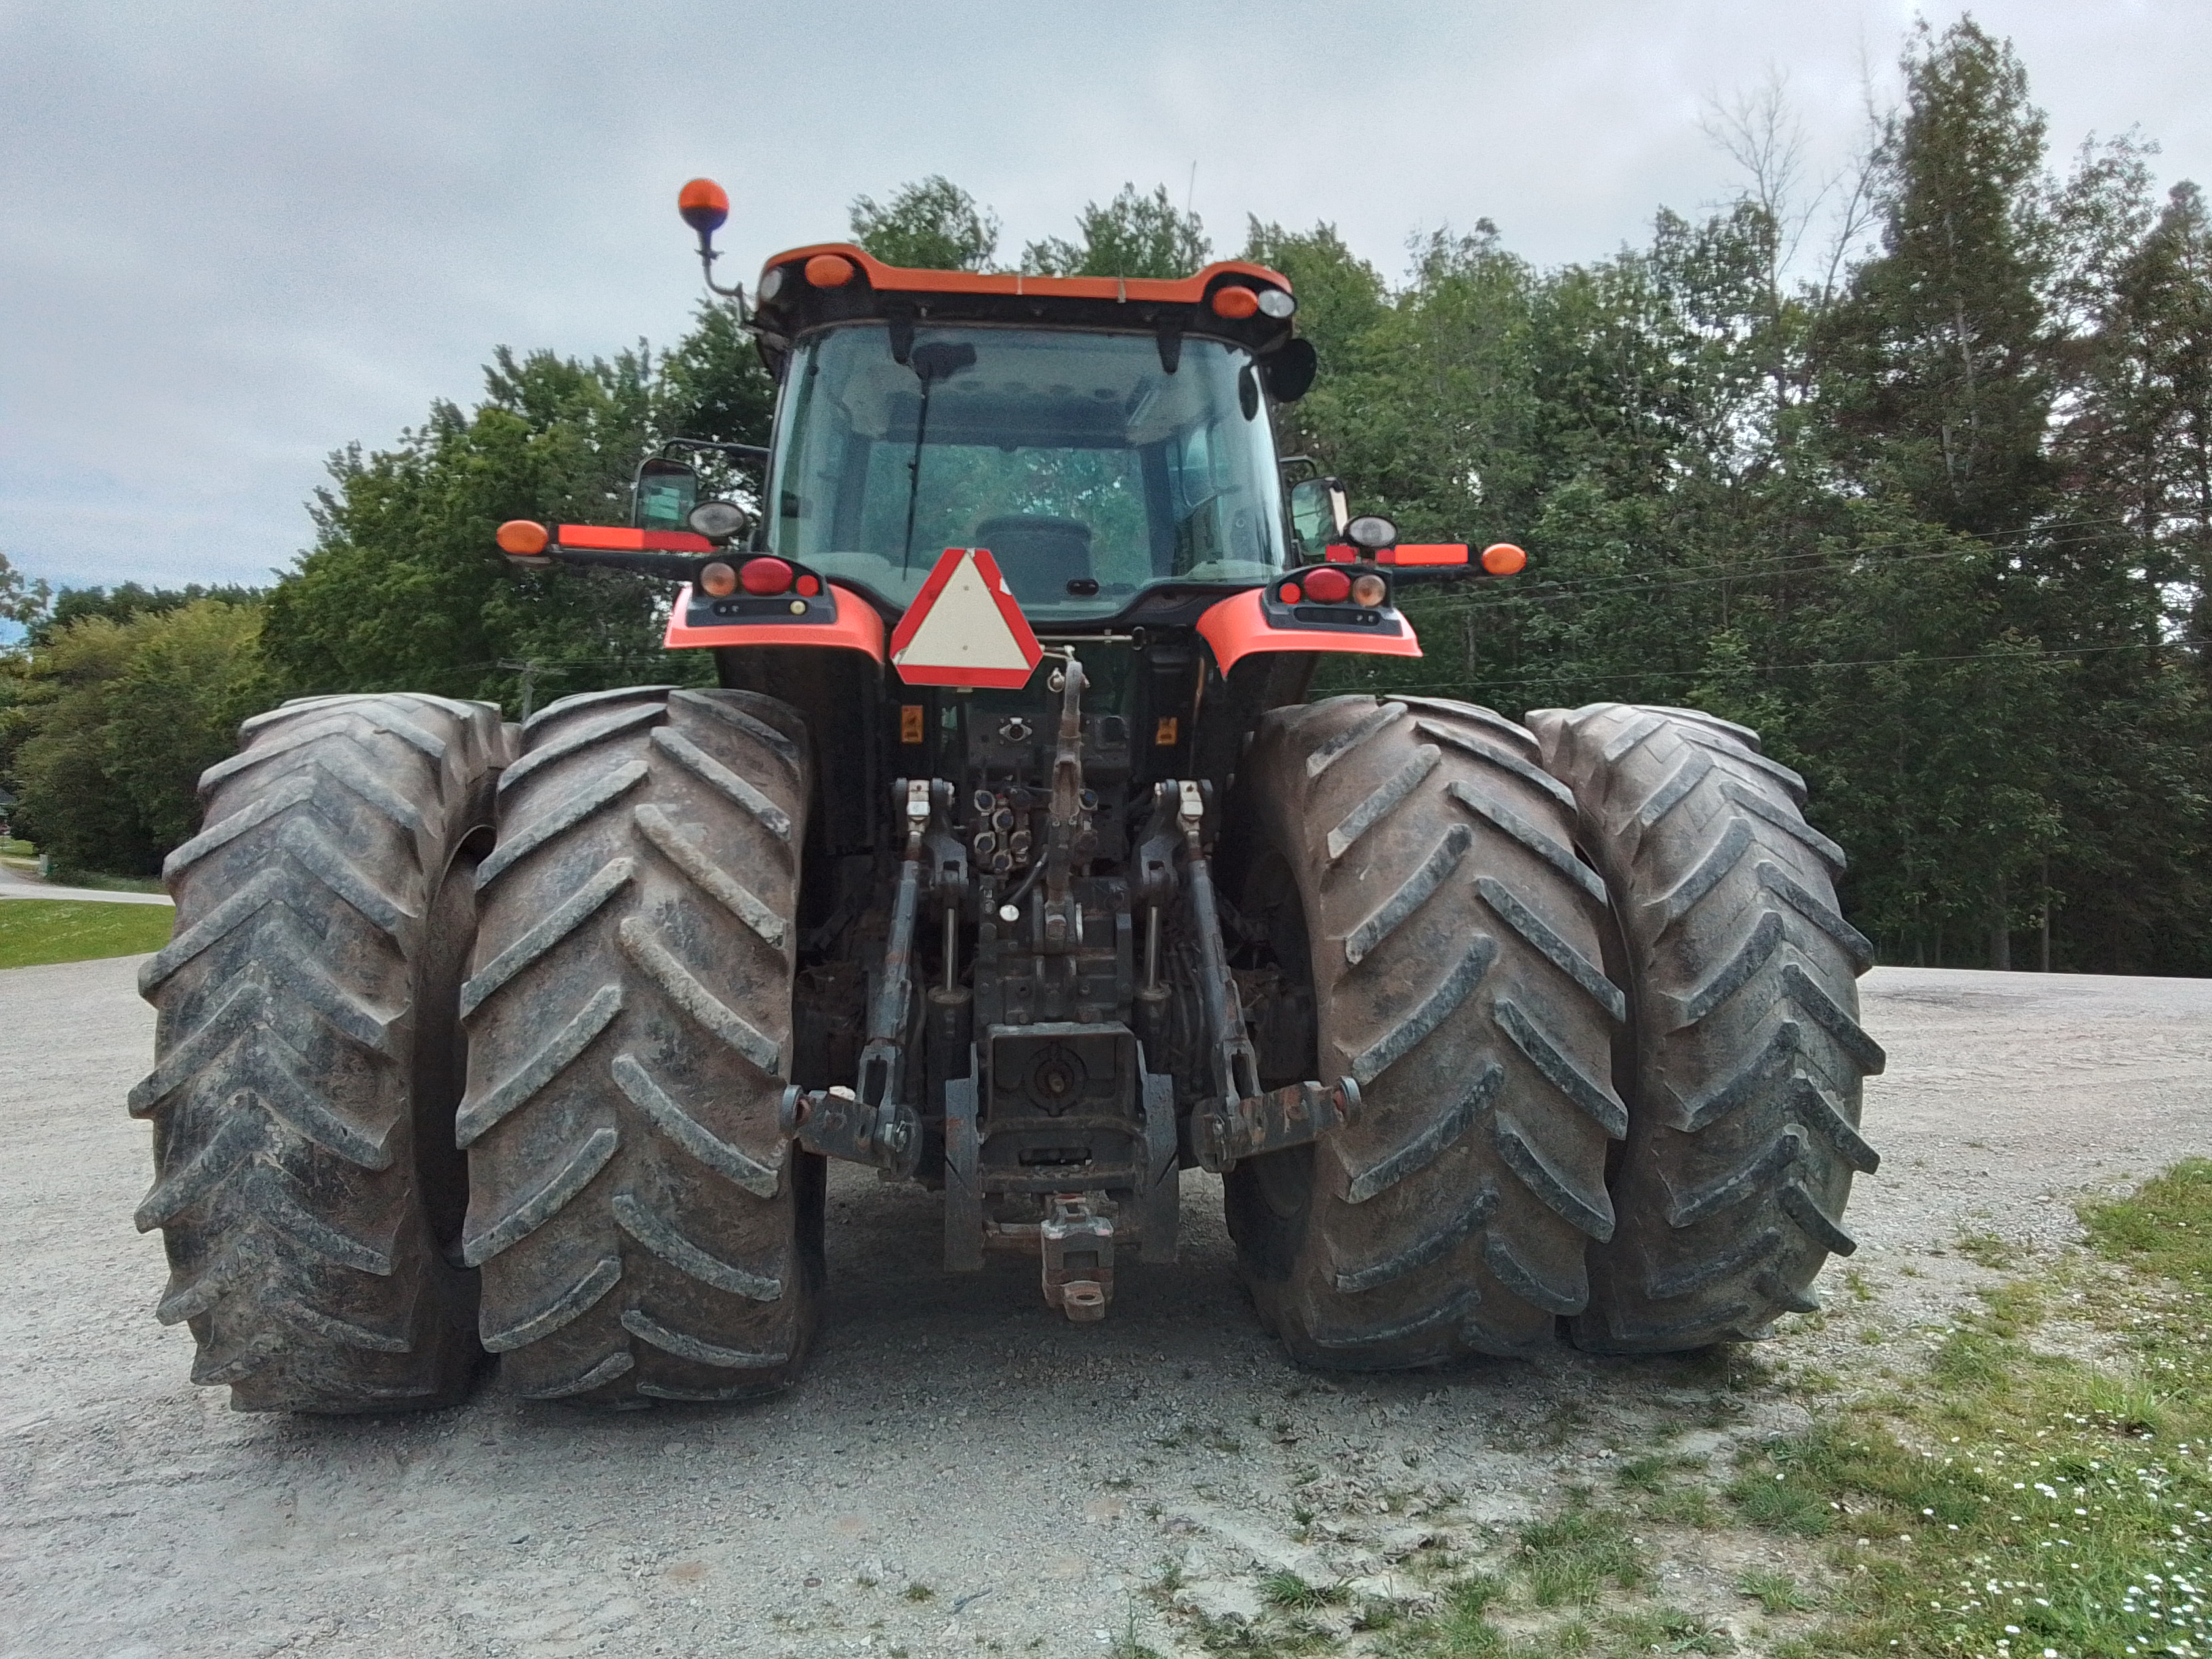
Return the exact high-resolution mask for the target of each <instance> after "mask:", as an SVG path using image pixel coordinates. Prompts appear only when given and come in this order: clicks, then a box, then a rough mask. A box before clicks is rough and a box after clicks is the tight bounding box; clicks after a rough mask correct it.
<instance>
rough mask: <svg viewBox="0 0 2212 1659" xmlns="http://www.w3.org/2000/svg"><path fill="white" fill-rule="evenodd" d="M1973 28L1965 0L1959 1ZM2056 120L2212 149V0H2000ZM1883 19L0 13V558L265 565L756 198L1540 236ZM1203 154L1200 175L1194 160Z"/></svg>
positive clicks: (1614, 234) (1685, 202) (1831, 111)
mask: <svg viewBox="0 0 2212 1659" xmlns="http://www.w3.org/2000/svg"><path fill="white" fill-rule="evenodd" d="M1946 15H1948V14H1946ZM1977 15H1979V16H1980V17H1981V18H1982V20H1983V21H1984V23H1985V24H1987V25H1988V26H1989V27H1991V28H1993V29H1995V30H1996V31H1998V32H2001V33H2011V34H2013V35H2014V36H2015V38H2016V40H2018V42H2019V44H2020V46H2021V51H2022V52H2023V54H2024V56H2025V57H2026V58H2027V64H2028V68H2029V70H2030V73H2031V75H2032V76H2034V78H2035V86H2036V92H2037V94H2038V96H2039V100H2041V101H2042V102H2043V103H2044V104H2045V106H2046V107H2048V108H2049V109H2050V110H2051V114H2052V136H2053V139H2054V144H2055V147H2056V148H2057V149H2060V150H2062V151H2063V150H2064V149H2067V148H2069V147H2070V146H2071V145H2072V144H2073V143H2075V141H2076V140H2077V139H2078V137H2080V135H2081V133H2082V132H2083V131H2086V130H2087V129H2088V128H2090V127H2095V128H2098V129H2100V131H2106V132H2111V131H2116V130H2120V129H2124V128H2125V127H2126V126H2128V125H2130V124H2132V123H2136V122H2140V123H2141V124H2142V126H2143V127H2144V129H2145V130H2146V131H2148V133H2149V134H2150V135H2151V136H2153V137H2158V138H2160V139H2161V140H2163V141H2164V143H2165V145H2166V163H2165V166H2164V167H2163V169H2162V170H2163V171H2164V172H2165V173H2166V174H2167V175H2168V176H2179V175H2184V174H2188V173H2198V174H2202V173H2204V172H2205V171H2206V170H2207V163H2208V161H2212V113H2208V112H2207V106H2206V105H2205V104H2204V103H2203V100H2201V99H2200V97H2199V96H2198V89H2197V87H2196V86H2195V84H2194V83H2193V79H2192V76H2193V74H2194V70H2193V69H2192V67H2191V66H2193V65H2201V64H2203V63H2204V62H2206V61H2208V59H2209V58H2212V52H2208V51H2207V47H2208V46H2212V21H2208V19H2207V16H2206V15H2205V14H2204V13H2203V9H2202V7H2201V6H2195V7H2191V6H2183V5H2176V4H2157V3H2130V4H2118V5H2112V4H2108V5H2104V6H2094V5H2091V6H2061V5H2057V4H2035V5H2030V4H2026V3H2016V4H2002V3H2000V4H1996V5H1994V6H1992V5H1986V4H1985V5H1983V6H1981V7H1979V8H1978V9H1977ZM1909 16H1910V14H1909V13H1908V12H1907V11H1905V10H1904V9H1900V8H1899V7H1898V6H1896V5H1895V4H1880V3H1871V0H1858V3H1855V4H1832V5H1826V6H1821V7H1817V8H1816V7H1811V6H1807V5H1803V4H1802V3H1794V0H1793V3H1771V0H1770V3H1751V0H1734V3H1726V0H1585V3H1583V4H1580V5H1576V6H1571V7H1569V6H1539V5H1534V4H1512V5H1501V4H1482V3H1473V4H1470V3H1464V0H1462V3H1446V0H1429V3H1413V0H1373V3H1369V4H1364V5H1360V6H1358V7H1353V6H1349V5H1326V4H1321V3H1316V0H1284V3H1279V4H1272V5H1266V6H1261V5H1255V4H1247V5H1228V4H1220V3H1214V4H1207V3H1190V0H1183V3H1174V4H1170V3H1166V0H1127V3H1124V4H1122V5H1121V6H1117V7H1111V8H1109V7H1085V8H1072V7H1071V8H1049V7H1035V6H1029V7H1012V6H1006V7H989V8H987V7H980V6H976V5H974V4H963V5H948V4H945V3H941V0H925V3H910V4H907V5H902V6H897V7H893V6H889V5H883V4H870V5H862V4H856V3H851V0H828V3H819V4H817V5H814V6H811V7H805V8H794V7H789V6H774V7H771V6H767V5H763V4H759V3H756V0H738V3H725V4H707V3H692V0H647V3H641V4H633V5H629V6H625V7H621V8H611V7H606V6H604V5H599V4H585V3H580V0H543V3H537V4H532V5H529V6H523V5H516V4H507V5H490V4H466V3H453V0H444V3H439V4H435V5H433V4H428V3H421V0H384V3H379V4H375V5H369V4H366V3H360V0H330V3H325V4H322V5H319V6H315V7H290V8H271V7H267V6H250V5H246V4H243V3H235V0H232V3H225V0H195V3H194V4H192V5H191V6H188V7H180V6H173V5H167V4H154V3H149V0H139V3H135V4H107V5H94V4H92V3H88V0H60V3H57V4H52V5H49V6H46V7H27V6H26V7H15V8H10V9H8V10H7V11H6V12H5V13H4V14H0V201H4V202H5V203H6V204H7V210H6V212H5V214H4V216H0V317H4V319H5V322H4V325H3V326H0V548H4V549H5V550H7V551H8V553H9V556H10V557H11V558H13V559H14V560H15V562H17V563H18V564H19V565H20V566H21V567H23V568H26V569H27V570H29V571H31V572H32V573H33V574H39V575H43V576H46V577H47V578H49V579H50V580H57V581H70V582H93V581H112V580H124V579H126V578H131V577H136V578H137V579H139V580H149V581H160V582H170V583H176V582H183V581H190V580H201V581H255V580H266V579H267V575H268V573H269V572H270V570H271V569H272V568H278V567H281V566H283V565H284V564H286V563H287V562H289V560H290V559H291V558H292V557H293V556H295V554H296V553H297V552H298V551H299V550H300V549H301V547H303V546H304V545H305V544H307V541H308V540H309V538H310V536H311V526H310V525H309V522H308V520H307V514H306V513H305V511H304V510H303V505H302V504H303V502H304V501H305V500H306V499H307V496H308V495H309V494H310V492H311V491H312V490H313V488H314V487H315V485H316V484H317V483H319V482H320V481H321V478H322V466H323V461H324V458H325V456H326V455H327V454H328V453H330V452H331V451H332V450H334V449H336V448H337V447H340V446H342V445H343V444H345V443H347V442H348V441H355V440H358V441H362V442H365V443H367V444H368V445H370V446H372V447H374V446H378V445H382V444H387V443H389V442H391V441H392V440H393V439H394V438H395V437H396V436H397V435H398V432H399V431H400V429H401V428H404V427H405V426H408V425H410V424H413V423H416V422H420V421H421V419H422V416H423V415H424V413H425V412H426V411H427V410H428V406H429V404H430V403H431V401H432V400H433V399H434V398H453V399H455V400H458V401H461V402H464V403H465V402H467V401H469V400H471V398H474V397H475V396H476V395H477V390H478V387H479V386H480V368H479V366H480V365H481V364H482V363H483V361H484V360H485V359H486V358H487V357H488V356H489V352H490V349H491V347H492V346H494V345H495V344H497V343H510V344H513V345H516V346H518V347H527V346H536V345H550V346H553V347H556V348H557V349H562V350H564V351H569V352H574V353H578V354H583V355H590V354H592V353H605V352H611V351H613V350H617V349H620V348H622V347H623V346H625V345H627V344H629V343H633V342H634V341H635V339H636V338H638V337H640V336H649V337H653V339H655V340H657V341H669V340H672V339H673V338H674V337H677V336H678V334H680V333H681V332H682V331H683V330H684V326H685V325H686V322H687V319H688V318H689V315H690V310H691V307H692V306H693V304H694V302H695V297H696V295H697V292H698V288H697V283H696V266H695V265H694V264H692V262H691V261H690V258H689V256H688V253H687V252H686V246H685V237H684V233H683V231H682V228H681V227H680V226H679V225H678V223H677V222H676V221H675V217H674V215H673V212H672V210H671V202H672V197H673V192H674V189H675V186H676V185H678V183H679V182H681V181H682V180H683V179H685V178H687V177H690V175H692V174H694V173H714V175H715V176H717V177H719V178H720V179H722V180H723V181H724V183H725V184H726V185H728V186H729V188H730V191H731V194H732V198H733V201H734V204H735V210H734V214H733V222H732V227H731V230H730V232H729V233H728V235H727V237H726V245H727V246H730V247H731V249H732V258H731V259H730V260H729V261H727V262H726V264H724V266H723V269H724V270H726V271H727V270H731V269H732V268H733V267H734V268H735V269H738V270H750V269H752V268H754V267H755V266H756V265H757V262H758V260H759V259H760V258H762V257H763V255H765V254H767V253H768V252H772V251H774V250H775V249H776V248H778V247H782V246H791V245H793V244H794V243H797V242H802V241H806V240H815V239H817V238H819V237H822V236H824V235H838V234H842V233H843V228H844V216H845V207H846V204H847V203H848V201H849V200H850V199H851V198H852V197H853V196H854V195H855V194H858V193H860V192H862V191H868V192H872V193H874V194H878V195H881V194H882V193H884V191H888V190H889V189H890V188H892V187H894V186H895V185H897V184H898V183H899V182H900V181H902V180H903V179H911V178H915V177H918V176H920V175H921V174H924V173H933V172H934V173H945V174H947V175H948V176H950V177H951V178H953V179H957V180H958V181H959V182H961V183H962V184H963V185H966V186H967V187H968V188H969V189H970V190H971V191H974V192H975V194H976V195H977V196H978V197H980V198H981V199H982V200H984V201H985V202H987V203H989V204H992V205H994V207H996V208H997V209H998V210H999V211H1000V214H1001V215H1002V216H1003V217H1004V219H1005V221H1006V240H1005V242H1004V244H1003V246H1004V247H1005V248H1006V250H1012V249H1014V248H1018V247H1019V246H1021V244H1022V243H1023V242H1024V241H1026V240H1031V239H1033V238H1035V237H1037V236H1041V235H1044V234H1054V233H1065V232H1066V229H1067V228H1068V225H1069V222H1070V220H1071V218H1072V216H1073V211H1074V210H1075V209H1076V208H1077V207H1078V206H1079V205H1080V204H1081V203H1082V202H1083V201H1085V199H1087V198H1090V197H1103V196H1106V195H1109V194H1110V193H1111V192H1112V191H1114V190H1115V189H1116V188H1118V187H1119V185H1121V183H1122V182H1123V181H1125V180H1133V181H1135V182H1137V183H1139V185H1150V184H1152V183H1153V182H1156V181H1162V180H1164V181H1165V182H1166V183H1167V184H1168V185H1169V186H1170V190H1171V191H1175V192H1176V193H1177V194H1178V195H1180V194H1182V193H1183V192H1184V191H1190V192H1191V197H1192V201H1193V203H1194V205H1195V206H1196V208H1197V209H1198V210H1199V211H1200V213H1201V214H1202V215H1203V216H1205V218H1206V222H1207V224H1208V227H1209V228H1210V229H1211V231H1212V234H1213V236H1214V240H1215V242H1216V244H1217V246H1219V247H1221V248H1223V249H1225V250H1231V251H1233V249H1234V248H1235V246H1237V245H1238V244H1239V243H1241V241H1242V239H1243V222H1244V216H1245V215H1246V214H1247V213H1248V212H1249V213H1255V214H1258V215H1260V216H1262V217H1264V218H1272V219H1277V220H1280V221H1282V222H1285V223H1288V224H1292V225H1304V224H1310V223H1311V222H1314V221H1316V220H1319V219H1328V220H1332V221H1334V222H1336V223H1337V224H1338V225H1339V226H1340V228H1341V229H1342V231H1343V232H1344V234H1345V235H1346V238H1347V239H1348V240H1350V241H1351V242H1352V245H1353V246H1355V247H1358V248H1359V249H1360V250H1361V251H1363V252H1365V253H1366V254H1367V255H1368V257H1370V258H1372V259H1374V260H1376V263H1377V264H1381V265H1382V266H1383V268H1384V269H1385V270H1391V271H1395V270H1397V269H1398V268H1399V267H1400V266H1401V264H1403V248H1404V245H1405V241H1406V238H1407V235H1408V234H1410V233H1412V232H1413V231H1414V230H1416V229H1418V228H1434V227H1436V226H1438V225H1441V224H1444V223H1454V224H1459V225H1467V224H1471V223H1472V222H1473V221H1474V219H1476V218H1477V217H1480V216H1489V217H1491V218H1493V219H1495V220H1496V221H1497V222H1498V224H1499V225H1500V227H1501V228H1502V229H1503V231H1504V237H1505V240H1506V243H1507V245H1508V246H1511V247H1513V248H1514V249H1516V251H1518V252H1522V253H1524V254H1526V255H1528V256H1529V257H1531V258H1535V259H1538V260H1540V261H1542V262H1554V261H1559V260H1565V259H1572V258H1592V257H1597V256H1601V255H1603V254H1604V253H1606V252H1609V251H1611V250H1612V249H1613V247H1615V246H1618V245H1619V244H1620V243H1621V242H1623V241H1624V240H1636V239H1638V237H1640V236H1641V234H1643V231H1644V228H1645V227H1646V226H1647V225H1648V224H1649V222H1650V215H1651V213H1652V211H1653V210H1654V209H1656V207H1657V206H1658V205H1659V204H1661V203H1662V202H1665V203H1668V204H1673V205H1674V206H1676V207H1678V208H1682V209H1686V210H1693V209H1695V208H1697V207H1699V206H1700V205H1701V204H1705V203H1709V202H1712V201H1715V200H1717V199H1719V198H1720V197H1723V196H1724V195H1725V194H1726V193H1727V191H1729V188H1730V182H1731V181H1730V178H1729V169H1728V167H1727V164H1726V162H1725V161H1724V160H1723V158H1721V157H1720V156H1718V155H1717V154H1716V153H1715V152H1714V151H1713V150H1712V149H1711V146H1709V145H1708V144H1706V143H1705V141H1704V140H1703V139H1702V138H1701V137H1700V136H1699V132H1698V131H1697V125H1696V118H1697V112H1698V108H1699V102H1700V100H1701V99H1703V98H1705V97H1706V96H1708V95H1710V94H1715V93H1725V92H1727V91H1729V90H1730V89H1732V88H1738V87H1741V86H1745V85H1748V84H1751V83H1753V82H1758V81H1759V80H1760V79H1762V78H1763V77H1764V76H1765V75H1766V74H1767V73H1768V72H1769V70H1770V69H1771V68H1776V67H1778V68H1781V69H1784V70H1787V72H1788V74H1789V76H1790V91H1791V95H1792V97H1793V100H1795V101H1796V105H1797V106H1798V107H1799V109H1800V111H1801V112H1802V115H1803V118H1804V119H1805V121H1806V124H1807V125H1808V130H1809V131H1810V133H1811V135H1812V137H1813V138H1814V159H1815V161H1816V163H1825V164H1831V165H1832V164H1833V163H1835V162H1837V161H1840V159H1841V158H1842V156H1843V155H1844V154H1845V153H1846V152H1847V150H1848V149H1849V146H1850V143H1851V142H1852V138H1853V134H1854V129H1855V123H1856V120H1857V103H1858V86H1859V75H1860V66H1861V62H1862V58H1863V57H1864V58H1871V60H1872V61H1873V63H1874V64H1875V67H1876V70H1877V71H1878V72H1881V73H1883V74H1887V70H1888V66H1889V64H1890V63H1891V61H1892V60H1893V58H1894V57H1895V54H1896V47H1897V43H1898V40H1899V36H1900V34H1901V32H1902V30H1903V29H1904V27H1905V25H1906V23H1907V21H1909ZM1194 164H1195V175H1194V174H1193V167H1194Z"/></svg>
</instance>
